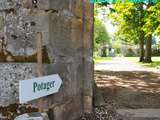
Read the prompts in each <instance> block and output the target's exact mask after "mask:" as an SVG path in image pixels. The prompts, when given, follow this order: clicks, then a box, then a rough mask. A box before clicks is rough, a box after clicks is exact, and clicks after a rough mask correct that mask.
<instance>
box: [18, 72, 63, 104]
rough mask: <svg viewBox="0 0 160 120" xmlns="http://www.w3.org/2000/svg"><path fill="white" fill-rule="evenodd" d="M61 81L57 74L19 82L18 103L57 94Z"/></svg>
mask: <svg viewBox="0 0 160 120" xmlns="http://www.w3.org/2000/svg"><path fill="white" fill-rule="evenodd" d="M61 84H62V80H61V78H60V76H59V75H58V74H54V75H48V76H44V77H38V78H34V79H29V80H22V81H20V85H19V101H20V103H21V104H23V103H26V102H29V101H32V100H35V99H38V98H41V97H45V96H48V95H51V94H54V93H57V92H58V91H59V89H60V87H61Z"/></svg>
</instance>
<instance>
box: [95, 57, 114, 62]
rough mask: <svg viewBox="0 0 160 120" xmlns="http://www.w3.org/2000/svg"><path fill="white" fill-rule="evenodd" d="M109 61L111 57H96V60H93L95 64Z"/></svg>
mask: <svg viewBox="0 0 160 120" xmlns="http://www.w3.org/2000/svg"><path fill="white" fill-rule="evenodd" d="M110 60H112V58H111V57H97V58H94V62H95V63H100V62H106V61H110Z"/></svg>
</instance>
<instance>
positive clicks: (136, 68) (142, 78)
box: [80, 58, 160, 120]
mask: <svg viewBox="0 0 160 120" xmlns="http://www.w3.org/2000/svg"><path fill="white" fill-rule="evenodd" d="M159 73H160V71H159V70H158V69H153V68H147V67H144V66H141V65H139V64H136V63H133V62H131V61H128V60H127V59H125V58H114V59H113V60H112V61H109V62H103V63H98V64H96V65H95V81H96V84H97V86H98V89H100V91H101V93H102V95H103V98H104V100H105V102H106V106H99V107H96V108H94V110H93V113H92V114H89V115H84V116H82V118H81V119H80V120H131V119H132V118H128V117H127V116H122V115H119V114H118V113H117V112H116V111H117V109H139V108H160V102H159V101H160V87H159V86H160V74H159ZM137 120H139V119H137ZM144 120H148V119H144Z"/></svg>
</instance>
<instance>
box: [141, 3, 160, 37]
mask: <svg viewBox="0 0 160 120" xmlns="http://www.w3.org/2000/svg"><path fill="white" fill-rule="evenodd" d="M143 30H144V31H145V33H146V36H148V35H149V34H152V33H156V34H157V35H160V3H157V4H155V5H154V6H149V7H148V9H147V13H146V15H145V24H144V26H143Z"/></svg>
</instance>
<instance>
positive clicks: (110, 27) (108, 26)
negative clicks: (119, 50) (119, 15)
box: [97, 7, 116, 35]
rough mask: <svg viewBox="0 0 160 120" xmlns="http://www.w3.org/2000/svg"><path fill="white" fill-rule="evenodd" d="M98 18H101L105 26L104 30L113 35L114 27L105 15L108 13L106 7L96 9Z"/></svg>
mask: <svg viewBox="0 0 160 120" xmlns="http://www.w3.org/2000/svg"><path fill="white" fill-rule="evenodd" d="M98 11H99V13H98V16H97V17H98V18H99V19H101V20H102V21H103V22H104V24H105V26H106V30H107V31H108V33H109V34H110V35H113V34H114V33H115V32H116V27H115V26H113V25H112V23H111V20H110V19H109V18H108V17H107V14H109V13H110V11H109V9H108V8H106V7H105V8H102V9H99V10H98Z"/></svg>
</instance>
